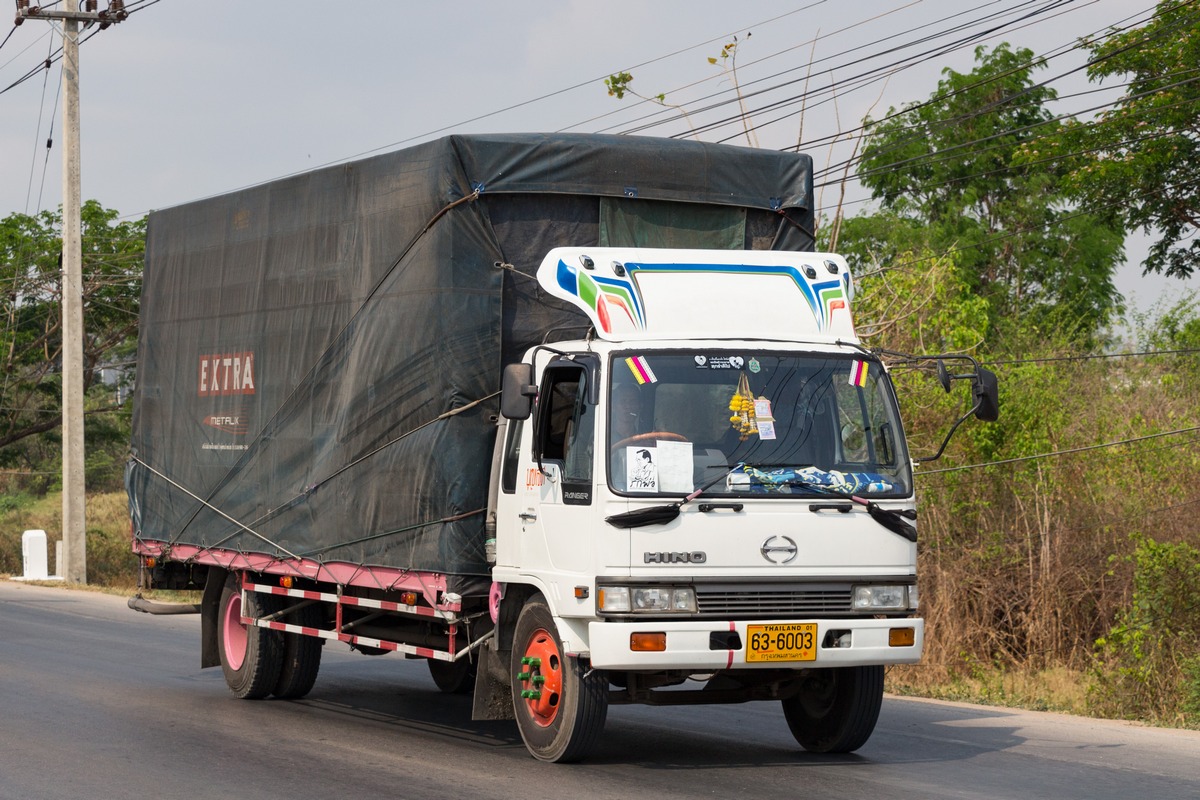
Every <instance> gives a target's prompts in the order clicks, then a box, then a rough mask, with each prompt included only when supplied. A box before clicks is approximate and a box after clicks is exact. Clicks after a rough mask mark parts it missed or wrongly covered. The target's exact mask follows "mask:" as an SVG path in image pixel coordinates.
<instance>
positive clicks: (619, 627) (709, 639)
mask: <svg viewBox="0 0 1200 800" xmlns="http://www.w3.org/2000/svg"><path fill="white" fill-rule="evenodd" d="M790 622H815V623H816V624H817V631H818V632H817V641H818V642H820V643H821V644H820V645H818V647H817V657H816V660H815V661H786V662H780V661H772V662H765V663H757V662H756V663H747V662H746V640H747V635H746V627H747V626H748V625H778V624H781V623H790ZM893 628H912V629H913V632H914V639H913V643H912V644H911V645H905V646H892V645H889V643H888V638H889V632H890V631H891V630H892V629H893ZM831 631H832V632H833V634H832V635H830V632H831ZM635 633H665V634H666V649H665V650H663V651H659V652H634V651H633V650H631V649H630V636H631V635H632V634H635ZM731 633H737V634H738V635H737V641H738V644H739V646H738V647H737V649H728V648H725V647H721V648H719V649H714V646H715V644H716V643H717V642H719V641H722V640H725V641H727V640H729V639H730V638H732V637H730V635H729V634H731ZM845 633H849V637H848V638H847V637H846V636H845V635H844V634H845ZM835 642H836V644H837V646H834V644H835ZM588 644H589V645H590V650H591V653H590V655H591V664H592V666H593V667H596V668H597V669H626V670H693V671H697V672H708V671H712V670H722V669H759V668H762V669H780V668H785V669H819V668H822V667H853V666H865V665H870V664H915V663H917V662H918V661H920V660H921V650H922V648H923V647H924V644H925V620H923V619H816V620H814V619H796V620H778V619H772V620H739V621H718V620H685V621H678V622H664V621H646V622H641V621H635V622H592V623H589V624H588Z"/></svg>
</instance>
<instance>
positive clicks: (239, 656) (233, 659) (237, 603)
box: [221, 592, 247, 672]
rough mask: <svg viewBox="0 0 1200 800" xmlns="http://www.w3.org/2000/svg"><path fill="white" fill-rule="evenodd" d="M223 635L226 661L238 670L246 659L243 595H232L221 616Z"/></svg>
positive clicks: (233, 668)
mask: <svg viewBox="0 0 1200 800" xmlns="http://www.w3.org/2000/svg"><path fill="white" fill-rule="evenodd" d="M221 637H222V639H223V640H224V644H225V661H226V662H227V663H228V664H229V668H230V669H231V670H233V671H234V672H237V671H238V670H239V669H241V668H242V663H243V662H244V661H245V660H246V640H247V636H246V626H245V625H243V624H242V595H241V593H240V592H238V593H235V594H233V595H231V596H230V598H229V602H228V603H226V604H225V613H224V614H223V615H222V618H221Z"/></svg>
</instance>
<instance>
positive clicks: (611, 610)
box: [596, 586, 696, 614]
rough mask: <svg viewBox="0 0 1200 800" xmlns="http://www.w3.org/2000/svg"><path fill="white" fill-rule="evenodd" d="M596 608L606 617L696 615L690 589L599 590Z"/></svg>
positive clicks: (667, 587) (694, 594)
mask: <svg viewBox="0 0 1200 800" xmlns="http://www.w3.org/2000/svg"><path fill="white" fill-rule="evenodd" d="M596 595H597V597H596V600H597V602H596V605H597V607H598V608H599V610H600V611H601V612H603V613H606V614H672V613H674V614H694V613H696V591H695V590H694V589H693V588H692V587H690V586H600V587H598V590H597V592H596Z"/></svg>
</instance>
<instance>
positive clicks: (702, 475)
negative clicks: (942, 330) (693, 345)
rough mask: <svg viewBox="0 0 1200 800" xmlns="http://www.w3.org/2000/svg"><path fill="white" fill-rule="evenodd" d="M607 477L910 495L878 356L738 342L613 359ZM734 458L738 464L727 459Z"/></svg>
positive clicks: (656, 484) (663, 487) (733, 491)
mask: <svg viewBox="0 0 1200 800" xmlns="http://www.w3.org/2000/svg"><path fill="white" fill-rule="evenodd" d="M611 374H612V385H611V388H610V396H609V415H608V447H607V452H608V482H609V486H610V487H612V489H613V490H615V491H616V492H618V493H621V494H635V495H640V494H668V495H674V494H680V493H685V494H686V493H688V492H691V491H694V490H695V489H696V488H698V487H700V486H704V485H705V484H706V483H708V482H710V481H712V480H714V479H718V478H720V477H721V476H722V475H723V474H724V473H727V472H728V473H729V474H728V476H727V477H726V478H725V479H724V480H717V482H716V483H715V484H714V485H713V486H712V487H711V488H709V489H708V490H707V491H706V494H718V495H747V496H749V495H755V496H757V495H778V496H791V495H796V494H801V495H809V496H812V495H814V494H820V493H822V492H825V493H828V492H837V493H853V494H858V495H870V496H873V497H897V496H907V495H908V494H909V493H910V491H911V487H912V472H911V468H910V464H909V459H908V453H907V451H906V449H905V446H904V437H903V434H902V431H901V427H900V420H899V416H898V414H897V411H896V402H895V396H894V394H893V392H892V387H891V382H890V380H889V379H888V378H887V376H886V375H885V374H884V371H883V368H882V367H881V365H880V364H879V362H878V361H876V360H873V359H869V358H854V357H851V356H827V355H823V354H822V355H814V354H796V353H777V352H758V351H753V350H746V351H741V350H739V351H713V350H697V351H691V352H680V351H671V352H661V351H652V352H641V353H637V352H632V353H621V354H616V355H614V357H613V362H612V373H611ZM739 463H742V464H743V465H744V466H742V467H739V468H734V467H735V465H737V464H739Z"/></svg>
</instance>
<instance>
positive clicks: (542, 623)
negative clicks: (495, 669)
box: [510, 596, 608, 763]
mask: <svg viewBox="0 0 1200 800" xmlns="http://www.w3.org/2000/svg"><path fill="white" fill-rule="evenodd" d="M510 672H511V683H512V694H513V710H514V712H515V715H516V718H517V727H518V728H519V729H520V731H521V738H522V739H524V740H525V746H526V747H527V748H528V749H529V752H530V754H531V755H533V757H534V758H536V759H538V760H539V761H552V762H564V763H565V762H571V761H578V760H580V759H581V758H583V757H584V756H586V755H587V754H588V752H589V751H590V750H591V749H592V747H593V746H594V745H595V744H596V742H597V741H599V739H600V734H601V732H602V731H603V730H604V720H605V718H606V717H607V716H608V680H607V678H606V677H605V676H604V674H603V673H602V672H599V671H593V672H591V674H587V672H588V670H587V668H586V665H585V664H582V663H580V660H579V659H577V658H569V657H566V656H564V655H563V648H562V642H561V641H560V640H559V638H558V631H557V629H556V628H555V625H554V618H553V617H552V616H551V614H550V609H549V607H548V606H547V605H546V601H545V600H543V599H542V598H541V597H540V596H535V597H533V598H532V599H530V600H529V602H528V603H526V604H525V607H524V608H523V609H521V616H520V617H519V618H518V619H517V628H516V632H515V634H514V636H513V649H512V664H511V667H510ZM585 675H586V677H585ZM523 693H524V694H523Z"/></svg>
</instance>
